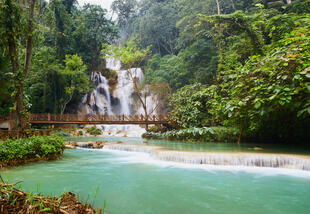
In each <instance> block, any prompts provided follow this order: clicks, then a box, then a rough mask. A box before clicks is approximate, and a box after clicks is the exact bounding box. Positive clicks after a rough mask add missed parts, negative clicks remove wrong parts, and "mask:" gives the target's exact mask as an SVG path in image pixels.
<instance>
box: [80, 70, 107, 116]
mask: <svg viewBox="0 0 310 214" xmlns="http://www.w3.org/2000/svg"><path fill="white" fill-rule="evenodd" d="M91 81H93V82H94V83H95V85H96V89H94V90H93V91H92V92H91V93H90V94H86V95H85V96H84V97H83V98H82V102H81V104H80V108H79V112H80V113H85V114H106V115H111V114H112V108H111V95H110V89H109V83H108V80H107V79H106V78H105V77H104V76H103V75H102V74H101V73H100V72H93V73H92V74H91Z"/></svg>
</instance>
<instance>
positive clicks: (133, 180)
mask: <svg viewBox="0 0 310 214" xmlns="http://www.w3.org/2000/svg"><path fill="white" fill-rule="evenodd" d="M288 171H289V170H288ZM280 172H282V171H281V170H276V169H257V170H255V172H253V170H251V171H247V170H233V169H232V170H229V169H226V170H220V169H195V168H187V167H184V166H182V165H174V164H166V163H162V162H156V161H151V160H149V159H148V157H147V156H145V155H143V154H138V153H128V152H110V151H104V150H66V151H65V154H64V157H63V159H62V160H58V161H50V162H43V163H34V164H29V165H25V166H22V167H18V168H13V169H10V170H7V171H2V172H1V174H2V176H3V177H4V178H5V179H8V178H9V180H10V181H11V182H14V181H23V183H22V185H23V187H22V188H23V189H25V190H26V191H32V190H36V189H38V190H39V191H40V192H43V193H44V194H60V193H62V192H64V191H74V192H76V193H78V194H79V196H80V198H82V199H83V200H84V201H85V200H87V198H88V196H89V200H88V201H89V202H91V203H94V206H95V207H102V206H104V204H106V206H107V209H106V212H107V213H108V214H110V213H112V214H122V213H126V214H130V213H135V214H139V213H141V214H142V213H143V214H147V213H152V214H153V213H164V214H183V213H184V214H185V213H189V214H196V213H199V214H200V213H207V214H216V213H223V214H226V213H229V214H243V213H244V214H249V213H251V214H263V213H268V214H292V213H293V214H309V213H310V177H309V176H308V177H303V176H297V175H299V173H298V172H295V171H292V172H291V173H288V174H286V172H285V173H284V174H283V173H280ZM294 175H296V176H294ZM96 188H100V190H99V191H98V192H97V194H95V192H96V191H95V189H96ZM95 195H96V197H95Z"/></svg>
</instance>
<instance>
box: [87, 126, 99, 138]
mask: <svg viewBox="0 0 310 214" xmlns="http://www.w3.org/2000/svg"><path fill="white" fill-rule="evenodd" d="M86 131H87V133H88V134H90V135H94V136H97V135H101V134H102V131H101V130H100V129H98V128H96V127H87V129H86Z"/></svg>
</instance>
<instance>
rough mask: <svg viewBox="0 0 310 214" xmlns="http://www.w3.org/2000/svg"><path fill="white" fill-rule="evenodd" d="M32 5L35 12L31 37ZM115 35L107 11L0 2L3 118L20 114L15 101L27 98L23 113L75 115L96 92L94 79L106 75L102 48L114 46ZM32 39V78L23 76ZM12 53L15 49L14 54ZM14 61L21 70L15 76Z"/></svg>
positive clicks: (71, 4)
mask: <svg viewBox="0 0 310 214" xmlns="http://www.w3.org/2000/svg"><path fill="white" fill-rule="evenodd" d="M31 3H34V4H35V6H34V13H33V20H32V21H33V25H32V26H33V28H32V31H33V32H30V33H29V32H28V28H29V27H28V28H27V26H30V25H28V24H27V21H28V16H29V11H28V7H30V4H31ZM8 14H9V15H10V16H8ZM117 32H118V31H117V27H116V26H115V24H114V22H113V21H111V20H110V19H109V18H108V17H107V10H105V9H103V8H101V7H100V6H97V5H91V4H86V5H84V6H83V7H80V6H79V5H78V4H77V1H76V0H70V1H66V0H51V1H45V0H43V1H35V0H32V1H21V0H8V1H6V0H1V1H0V36H1V41H0V50H1V54H0V55H1V56H0V70H1V73H0V91H1V98H0V104H1V106H0V114H6V113H7V112H9V111H15V110H16V108H17V107H18V106H19V105H16V104H17V98H15V97H17V95H20V97H23V101H22V102H21V101H20V103H21V104H23V106H24V110H22V111H23V113H25V112H26V111H27V110H29V111H30V112H32V113H48V112H50V113H64V112H68V111H69V112H70V111H75V110H76V108H77V105H78V103H79V102H80V100H81V97H82V96H83V95H84V94H85V93H86V92H88V91H90V90H91V89H92V85H91V83H90V82H89V75H90V73H91V72H92V71H103V70H104V66H103V65H104V60H102V58H101V53H100V51H101V45H102V43H112V42H113V41H114V40H115V39H116V38H117ZM29 34H31V35H32V37H33V38H32V41H33V42H32V52H31V50H30V52H29V53H30V57H28V58H30V61H29V62H30V63H29V69H28V70H29V72H28V70H27V72H25V69H23V68H22V65H23V63H24V61H25V60H24V58H25V55H26V53H25V52H26V50H27V51H28V49H29V48H28V46H27V44H28V43H27V44H26V42H25V41H26V40H27V36H28V35H29ZM12 35H13V37H12ZM11 38H13V39H14V41H13V42H12V41H11V40H12V39H11ZM12 47H16V48H15V49H14V50H16V51H15V53H14V54H12ZM11 56H12V57H13V59H16V60H15V61H14V62H16V64H17V65H19V66H15V67H16V69H15V70H14V68H15V67H14V66H13V65H14V63H12V62H13V61H12V57H11ZM31 57H32V60H31ZM22 70H23V71H22ZM2 83H3V84H2ZM22 108H23V107H22Z"/></svg>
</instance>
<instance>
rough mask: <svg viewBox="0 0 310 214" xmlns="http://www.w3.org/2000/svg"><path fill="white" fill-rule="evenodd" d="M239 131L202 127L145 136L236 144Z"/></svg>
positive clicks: (148, 137)
mask: <svg viewBox="0 0 310 214" xmlns="http://www.w3.org/2000/svg"><path fill="white" fill-rule="evenodd" d="M238 135H239V131H238V129H235V128H227V127H202V128H188V129H180V130H172V131H166V132H152V131H149V132H147V133H145V134H144V135H143V137H144V138H147V139H168V140H186V141H197V142H236V141H237V140H238Z"/></svg>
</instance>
